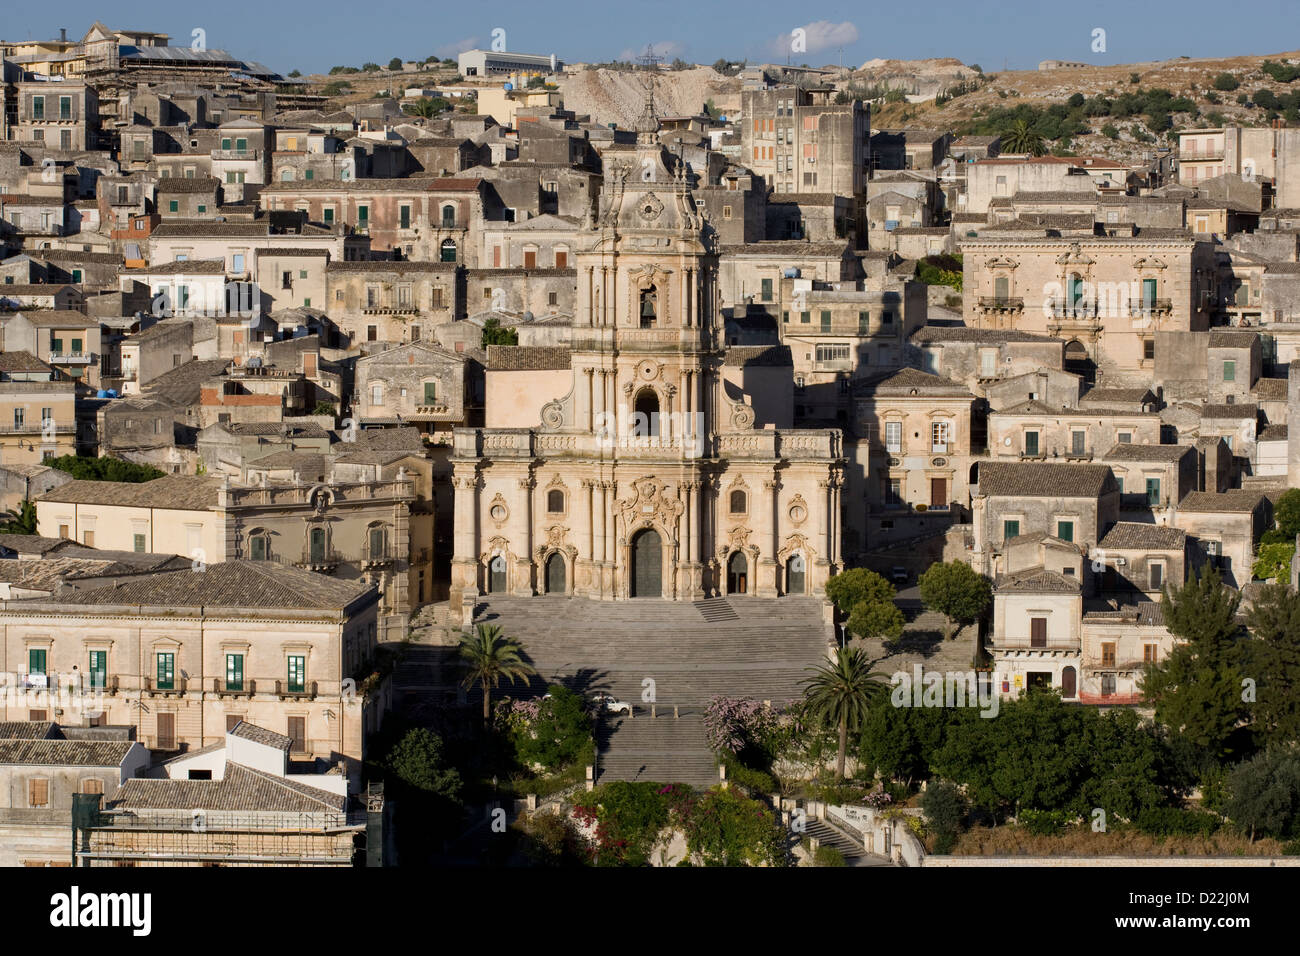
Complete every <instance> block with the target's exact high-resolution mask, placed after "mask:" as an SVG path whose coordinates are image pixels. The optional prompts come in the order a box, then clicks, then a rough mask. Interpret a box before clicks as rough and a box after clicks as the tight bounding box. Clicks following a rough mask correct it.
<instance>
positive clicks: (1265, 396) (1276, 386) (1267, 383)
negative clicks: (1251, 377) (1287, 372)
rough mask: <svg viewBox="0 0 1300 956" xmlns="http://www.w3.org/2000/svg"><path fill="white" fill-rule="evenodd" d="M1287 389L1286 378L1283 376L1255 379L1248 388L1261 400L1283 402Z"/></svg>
mask: <svg viewBox="0 0 1300 956" xmlns="http://www.w3.org/2000/svg"><path fill="white" fill-rule="evenodd" d="M1287 391H1288V386H1287V380H1286V379H1284V378H1261V379H1257V380H1256V382H1255V384H1254V385H1253V386H1251V389H1250V393H1251V394H1252V395H1254V396H1255V397H1256V398H1257V399H1259V400H1260V401H1261V402H1285V401H1286V398H1287Z"/></svg>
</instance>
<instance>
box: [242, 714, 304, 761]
mask: <svg viewBox="0 0 1300 956" xmlns="http://www.w3.org/2000/svg"><path fill="white" fill-rule="evenodd" d="M229 734H230V736H232V737H239V738H240V739H241V740H251V741H253V743H255V744H262V745H264V746H267V747H274V748H275V749H276V750H283V751H284V752H285V753H288V752H289V747H290V746H292V744H293V738H292V737H286V736H285V735H284V734H277V733H276V732H275V731H274V730H267V729H266V728H265V727H259V726H258V725H257V724H250V723H249V722H248V721H246V720H241V721H240V722H239V723H237V724H235V726H234V729H232V730H231V731H229Z"/></svg>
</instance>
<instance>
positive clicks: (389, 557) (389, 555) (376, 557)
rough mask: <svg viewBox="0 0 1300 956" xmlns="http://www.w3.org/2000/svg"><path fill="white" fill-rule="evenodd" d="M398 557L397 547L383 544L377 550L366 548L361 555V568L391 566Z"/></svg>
mask: <svg viewBox="0 0 1300 956" xmlns="http://www.w3.org/2000/svg"><path fill="white" fill-rule="evenodd" d="M399 558H400V555H399V554H398V553H397V549H396V548H394V547H392V546H385V547H383V548H379V549H378V550H372V549H370V548H367V549H366V550H365V551H364V552H362V555H361V567H362V568H363V569H365V568H384V567H391V566H392V565H394V564H396V563H397V561H398V559H399Z"/></svg>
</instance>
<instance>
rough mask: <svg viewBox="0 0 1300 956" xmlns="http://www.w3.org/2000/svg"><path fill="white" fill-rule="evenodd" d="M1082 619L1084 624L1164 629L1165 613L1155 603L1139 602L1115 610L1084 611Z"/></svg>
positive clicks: (1157, 603)
mask: <svg viewBox="0 0 1300 956" xmlns="http://www.w3.org/2000/svg"><path fill="white" fill-rule="evenodd" d="M1083 619H1084V621H1085V622H1091V621H1097V622H1102V623H1107V624H1120V623H1129V624H1135V625H1137V626H1138V627H1164V625H1165V612H1164V609H1163V608H1162V607H1161V606H1160V603H1159V602H1157V601H1141V602H1139V603H1137V604H1132V605H1129V606H1127V607H1121V608H1118V609H1116V610H1108V611H1086V612H1085V613H1084V615H1083Z"/></svg>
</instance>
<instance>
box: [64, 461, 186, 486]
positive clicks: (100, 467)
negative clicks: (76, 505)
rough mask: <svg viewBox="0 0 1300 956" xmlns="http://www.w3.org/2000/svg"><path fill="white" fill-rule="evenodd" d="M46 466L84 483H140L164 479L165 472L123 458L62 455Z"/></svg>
mask: <svg viewBox="0 0 1300 956" xmlns="http://www.w3.org/2000/svg"><path fill="white" fill-rule="evenodd" d="M45 464H47V465H49V466H50V467H51V468H56V469H58V470H59V471H63V472H67V473H68V474H69V475H71V476H72V477H73V478H78V479H80V480H83V481H126V482H132V483H139V482H144V481H153V480H154V479H155V478H161V477H163V474H164V473H163V472H161V471H159V470H158V469H157V468H154V467H153V466H152V465H137V464H136V463H135V462H132V461H123V460H122V459H121V458H110V457H107V456H105V457H103V458H83V457H81V456H79V455H62V456H60V457H58V458H51V459H50V460H49V461H47V462H46V463H45Z"/></svg>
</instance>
